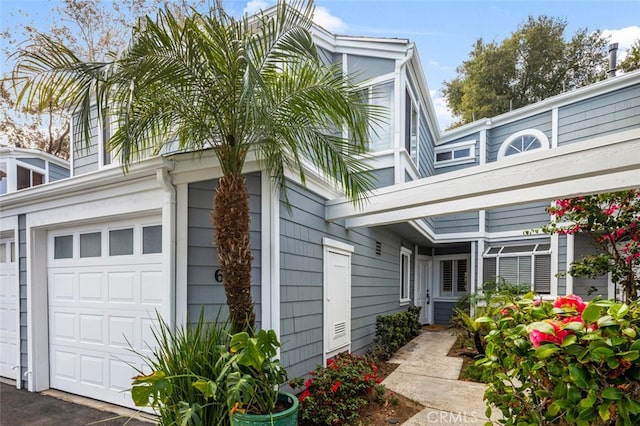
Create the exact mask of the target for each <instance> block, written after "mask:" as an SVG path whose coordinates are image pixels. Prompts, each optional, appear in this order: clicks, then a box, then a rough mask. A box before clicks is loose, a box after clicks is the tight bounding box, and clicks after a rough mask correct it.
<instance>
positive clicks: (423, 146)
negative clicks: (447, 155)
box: [418, 109, 435, 177]
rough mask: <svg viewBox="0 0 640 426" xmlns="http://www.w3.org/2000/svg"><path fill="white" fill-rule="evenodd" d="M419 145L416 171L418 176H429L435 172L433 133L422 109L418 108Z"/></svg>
mask: <svg viewBox="0 0 640 426" xmlns="http://www.w3.org/2000/svg"><path fill="white" fill-rule="evenodd" d="M419 135H420V142H419V144H420V147H419V148H418V153H419V156H418V162H419V163H420V164H419V165H418V172H419V173H420V177H429V176H433V175H434V174H435V169H434V168H433V155H434V154H433V148H434V144H433V133H432V130H431V129H429V124H428V123H427V118H426V117H425V115H424V109H421V110H420V131H419Z"/></svg>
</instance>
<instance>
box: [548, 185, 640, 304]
mask: <svg viewBox="0 0 640 426" xmlns="http://www.w3.org/2000/svg"><path fill="white" fill-rule="evenodd" d="M547 210H548V211H549V213H551V214H552V215H554V217H555V218H554V220H553V221H552V222H551V223H549V224H547V225H545V226H544V227H542V231H543V232H545V233H548V234H554V233H557V234H561V235H563V234H569V235H573V234H576V233H578V232H580V233H586V234H588V235H590V236H591V238H592V240H593V242H594V245H595V247H596V250H597V251H598V253H597V254H595V255H592V256H587V257H585V258H582V259H579V260H577V261H574V262H572V264H571V266H570V268H569V271H568V272H569V274H570V275H572V276H574V277H585V278H594V277H597V276H600V275H604V274H606V273H608V272H611V276H612V278H613V281H614V282H616V283H619V284H620V285H621V286H622V288H623V289H624V294H625V301H630V300H635V299H637V298H638V290H639V289H640V274H638V270H639V269H640V190H637V189H634V190H629V191H621V192H614V193H608V194H598V195H587V196H580V197H577V198H567V199H564V200H556V202H555V203H554V206H552V207H550V208H548V209H547Z"/></svg>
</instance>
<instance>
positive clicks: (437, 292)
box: [433, 254, 473, 301]
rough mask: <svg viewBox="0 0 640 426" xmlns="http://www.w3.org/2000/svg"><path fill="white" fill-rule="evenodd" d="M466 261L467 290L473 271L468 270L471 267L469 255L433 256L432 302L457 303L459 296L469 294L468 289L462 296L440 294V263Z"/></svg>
mask: <svg viewBox="0 0 640 426" xmlns="http://www.w3.org/2000/svg"><path fill="white" fill-rule="evenodd" d="M462 259H464V260H466V261H467V288H469V286H470V282H471V279H470V278H471V277H470V276H471V274H472V273H473V271H471V270H470V265H471V255H470V254H455V255H441V256H434V258H433V267H434V278H435V279H434V281H433V282H434V285H433V290H434V291H433V293H434V295H433V300H440V301H457V300H458V299H460V296H462V295H466V294H469V292H470V289H468V290H467V292H466V293H464V294H454V295H449V294H447V295H443V294H442V271H441V269H440V262H442V261H443V260H462Z"/></svg>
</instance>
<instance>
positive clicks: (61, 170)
mask: <svg viewBox="0 0 640 426" xmlns="http://www.w3.org/2000/svg"><path fill="white" fill-rule="evenodd" d="M68 177H69V168H67V167H61V166H58V165H57V164H53V163H49V182H55V181H57V180H60V179H65V178H68Z"/></svg>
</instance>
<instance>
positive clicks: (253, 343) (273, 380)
mask: <svg viewBox="0 0 640 426" xmlns="http://www.w3.org/2000/svg"><path fill="white" fill-rule="evenodd" d="M279 347H280V343H279V342H278V338H277V336H276V333H275V332H274V331H273V330H260V331H259V332H258V333H256V334H255V335H253V336H251V335H249V333H247V332H240V333H236V334H234V335H233V336H232V337H231V341H230V343H229V351H230V353H231V357H230V358H229V359H228V361H227V363H226V366H225V368H224V369H223V371H222V372H221V374H220V376H218V377H217V378H215V379H206V378H200V379H198V380H197V381H195V382H194V384H193V386H194V387H195V388H197V389H198V390H200V391H201V392H202V393H203V394H204V395H205V396H206V397H208V398H213V399H216V398H217V397H218V396H219V395H220V394H221V387H223V388H224V391H225V392H224V393H225V394H226V398H227V405H228V407H229V411H230V416H231V424H232V425H233V426H254V425H273V426H297V424H298V399H297V398H296V397H295V396H294V395H292V394H290V393H288V392H282V391H280V386H281V385H282V384H283V383H285V382H286V381H287V372H286V370H285V369H284V368H283V367H282V365H281V364H280V360H279V359H276V358H275V356H276V354H277V349H278V348H279Z"/></svg>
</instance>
